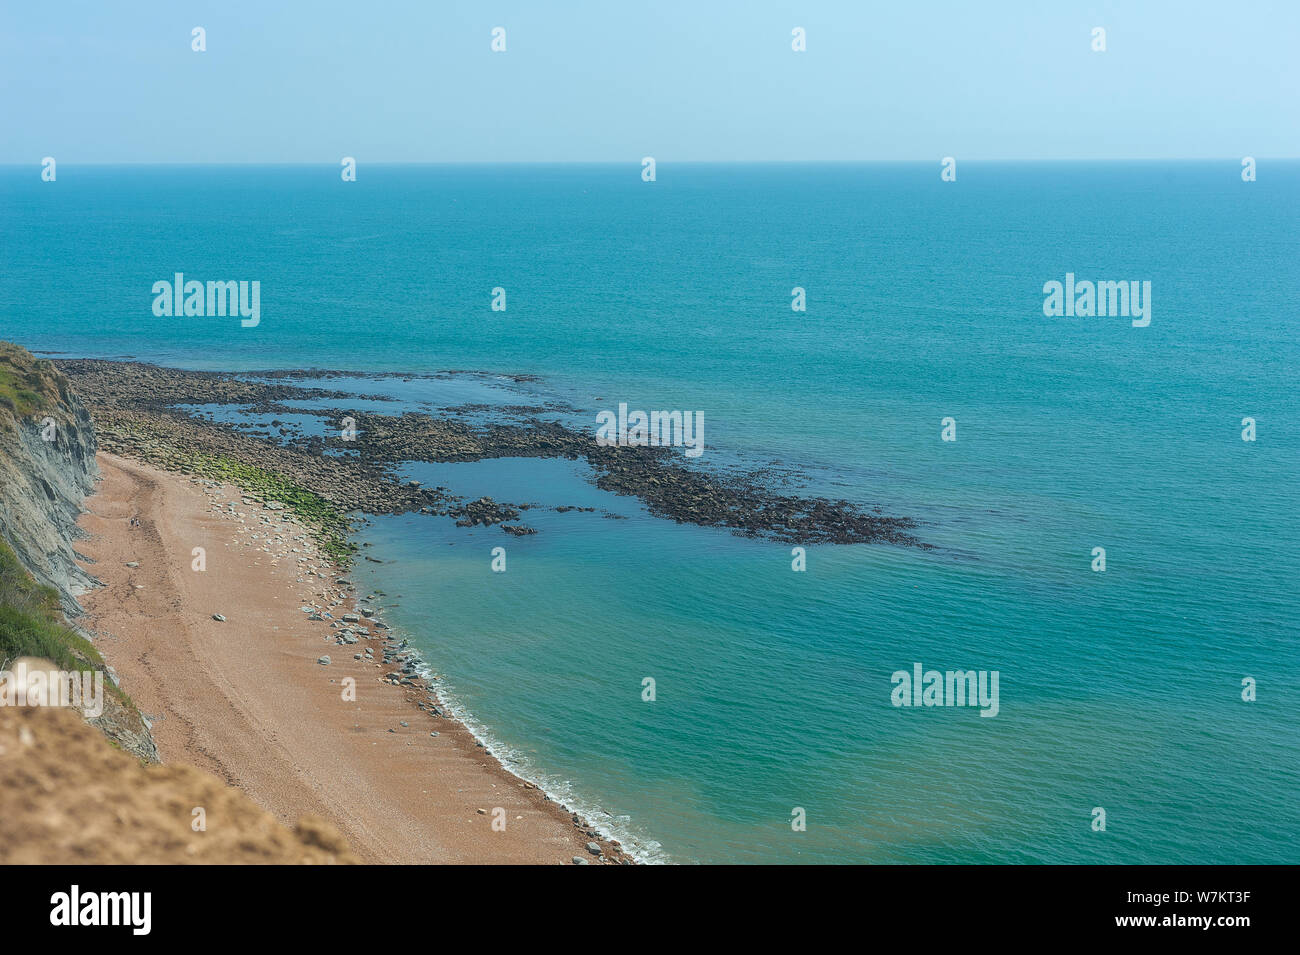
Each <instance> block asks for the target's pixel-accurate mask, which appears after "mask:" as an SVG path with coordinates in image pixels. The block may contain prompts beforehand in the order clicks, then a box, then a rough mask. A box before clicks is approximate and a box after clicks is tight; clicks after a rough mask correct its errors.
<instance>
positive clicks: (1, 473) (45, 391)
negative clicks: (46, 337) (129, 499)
mask: <svg viewBox="0 0 1300 955" xmlns="http://www.w3.org/2000/svg"><path fill="white" fill-rule="evenodd" d="M95 447H96V445H95V431H94V427H93V425H92V423H91V420H90V415H89V413H88V412H87V411H86V408H85V406H84V405H82V403H81V401H80V399H78V398H77V396H76V395H75V394H74V393H73V391H72V389H71V388H70V387H69V385H68V381H67V379H66V378H65V377H64V376H63V375H62V373H60V372H59V371H57V370H56V369H55V368H54V366H53V365H52V364H50V362H48V361H40V360H38V359H36V358H35V357H33V356H32V355H31V353H29V352H27V351H26V350H24V349H22V348H19V347H18V346H16V345H11V344H8V343H6V342H0V670H3V669H4V668H5V664H6V663H7V662H8V661H13V660H14V659H16V658H18V657H22V656H29V655H30V656H39V657H44V658H47V659H49V660H52V661H53V662H55V663H56V664H58V666H59V668H61V669H63V670H68V671H73V670H77V671H88V670H96V671H99V672H101V673H104V674H105V676H106V677H107V679H106V680H105V684H106V686H107V687H108V692H107V693H106V694H105V696H106V699H105V701H104V702H105V705H104V710H103V713H102V714H100V715H99V716H97V717H95V718H94V719H93V720H91V722H92V723H93V724H94V725H95V726H96V727H97V728H98V729H99V730H101V731H102V732H103V733H104V735H106V736H107V737H108V738H109V739H110V740H111V741H113V742H114V743H115V744H116V745H118V746H119V747H121V748H122V749H124V750H126V751H127V752H130V753H131V754H133V755H135V756H137V757H139V758H141V759H145V760H149V761H155V762H156V761H157V759H158V752H157V750H156V748H155V747H154V743H153V739H152V738H151V736H150V734H149V728H148V725H147V723H146V722H145V720H144V719H143V718H142V717H141V715H140V713H139V712H138V711H137V709H136V707H135V705H134V704H133V703H132V702H131V700H130V699H129V698H128V697H127V696H126V694H124V693H123V692H122V691H121V689H120V688H118V687H117V686H116V681H115V680H114V678H113V675H112V673H111V671H109V670H108V668H107V667H106V666H105V665H104V661H103V659H102V658H101V657H100V655H99V652H98V651H97V650H96V649H95V647H94V644H93V642H92V641H91V639H90V635H89V634H86V633H82V632H80V631H79V630H78V629H77V628H76V625H75V620H76V617H77V616H78V615H79V614H80V612H81V608H80V607H79V606H78V604H77V599H76V598H77V595H78V594H79V593H83V592H84V591H85V590H86V589H88V588H89V587H91V586H93V585H94V584H95V580H94V578H93V577H91V576H90V575H88V574H87V573H86V572H85V571H83V570H82V569H81V568H80V567H78V566H77V563H76V559H77V555H76V552H75V550H74V545H73V542H74V541H75V540H76V539H77V538H78V537H79V536H80V534H81V531H80V529H79V528H78V527H77V517H78V516H79V515H80V513H81V505H82V501H83V499H84V498H85V497H86V495H87V494H89V493H90V492H91V491H92V490H93V488H94V485H95V477H96V474H97V470H98V469H97V467H96V465H95Z"/></svg>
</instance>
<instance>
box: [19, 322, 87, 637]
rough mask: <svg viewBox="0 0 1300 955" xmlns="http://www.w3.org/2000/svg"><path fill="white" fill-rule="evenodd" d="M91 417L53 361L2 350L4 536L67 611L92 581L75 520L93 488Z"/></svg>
mask: <svg viewBox="0 0 1300 955" xmlns="http://www.w3.org/2000/svg"><path fill="white" fill-rule="evenodd" d="M97 475H98V468H97V467H96V465H95V429H94V427H93V425H92V424H91V421H90V414H89V412H87V411H86V408H85V406H84V405H83V404H82V403H81V401H80V399H78V398H77V396H76V395H75V394H74V393H73V392H72V390H71V388H69V386H68V382H67V379H66V378H64V377H63V375H62V374H60V373H59V372H58V371H55V370H54V368H53V366H52V365H50V364H49V363H48V362H41V361H37V360H36V359H35V358H33V357H32V356H31V355H30V354H29V353H27V352H25V351H23V350H22V349H19V348H16V347H15V346H11V345H0V536H3V537H4V539H5V541H6V543H8V544H9V546H10V547H11V548H13V551H14V553H15V554H17V555H18V559H19V560H20V561H22V564H23V566H24V567H26V568H27V570H28V571H29V572H30V573H31V575H32V576H33V577H34V578H36V581H37V582H38V583H41V584H46V585H48V586H51V587H53V588H55V589H56V590H57V591H58V592H59V596H60V601H61V603H62V604H63V609H64V612H65V613H67V614H68V615H69V616H75V615H76V614H78V613H80V610H81V608H80V607H79V606H78V605H77V602H76V597H77V595H78V594H80V593H84V592H85V591H86V589H88V588H89V587H90V586H92V585H93V584H94V579H93V578H91V577H90V576H89V575H87V574H86V573H85V572H84V571H83V570H82V569H81V568H79V567H78V566H77V563H76V554H75V551H74V542H75V540H76V539H77V538H78V537H79V536H80V533H81V532H80V530H79V529H78V528H77V517H78V515H79V514H80V513H81V504H82V501H83V500H84V499H85V497H86V495H88V494H90V493H91V491H92V490H93V489H94V486H95V478H96V476H97Z"/></svg>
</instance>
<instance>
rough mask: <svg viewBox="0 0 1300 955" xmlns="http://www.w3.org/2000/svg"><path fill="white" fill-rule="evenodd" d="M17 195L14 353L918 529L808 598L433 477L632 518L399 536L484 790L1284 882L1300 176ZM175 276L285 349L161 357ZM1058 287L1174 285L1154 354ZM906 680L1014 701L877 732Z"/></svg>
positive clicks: (902, 168) (932, 715)
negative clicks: (219, 386)
mask: <svg viewBox="0 0 1300 955" xmlns="http://www.w3.org/2000/svg"><path fill="white" fill-rule="evenodd" d="M39 172H40V170H39V167H38V166H35V165H33V166H31V167H22V168H17V167H3V168H0V262H2V263H3V265H2V267H0V338H3V339H10V340H15V341H17V342H19V343H20V344H23V345H25V346H27V347H29V348H32V349H33V350H39V351H43V352H46V353H54V354H57V355H66V356H93V357H127V356H130V357H133V358H137V359H143V360H147V361H154V362H158V363H160V364H172V365H178V366H184V367H197V368H212V369H226V370H256V369H268V368H304V367H309V366H315V367H320V368H331V369H350V370H356V371H368V372H376V371H379V372H385V371H386V372H401V373H424V372H438V371H443V370H460V371H466V372H473V374H461V375H453V376H442V377H437V378H427V379H425V378H416V379H410V380H407V379H405V378H403V377H400V376H399V377H393V378H381V379H377V380H366V381H364V382H362V383H361V384H363V385H364V386H365V387H366V388H368V389H371V390H375V391H380V392H383V393H387V394H389V395H392V396H394V397H397V398H400V399H401V400H402V401H404V402H408V403H409V405H410V406H412V407H421V408H429V409H436V408H438V407H447V406H452V405H459V404H464V403H467V402H474V403H484V404H488V405H493V404H497V405H502V406H505V405H510V404H518V403H535V402H539V401H551V400H554V401H557V402H564V403H567V404H568V405H571V406H573V407H575V408H577V409H580V412H578V413H575V414H577V419H576V420H583V415H587V419H588V420H590V421H592V422H593V425H594V414H595V412H596V411H597V410H600V409H604V408H612V407H615V406H616V405H617V403H618V402H620V401H626V402H628V404H629V406H630V407H633V408H638V407H640V408H647V409H649V408H672V409H691V410H698V411H700V412H702V413H703V415H704V417H705V421H706V430H705V437H706V442H707V445H708V450H707V451H706V453H705V454H704V456H703V458H702V459H701V462H702V466H704V467H718V468H734V467H744V468H750V469H764V470H765V471H767V472H768V473H769V474H770V475H771V477H772V480H774V481H776V482H777V483H778V484H779V485H781V486H784V487H787V488H790V489H797V490H799V491H801V492H806V493H825V494H829V495H833V496H835V497H844V498H848V499H850V500H853V501H856V502H860V503H862V504H868V505H880V506H881V507H882V508H883V509H884V511H885V513H889V514H898V515H906V516H912V517H915V518H917V519H918V520H921V521H923V522H924V524H923V526H922V528H921V532H920V533H921V537H922V538H923V539H925V540H926V541H928V542H930V543H932V544H935V545H936V547H935V549H933V550H929V551H922V550H917V549H903V548H898V547H892V546H865V545H854V546H838V547H836V546H820V547H813V548H809V550H808V554H807V570H806V571H805V572H802V573H797V572H794V571H792V569H791V552H790V545H789V544H780V543H774V542H770V541H763V540H753V539H745V538H740V537H736V536H733V535H732V534H730V533H728V532H727V531H725V530H718V529H704V528H699V527H694V526H685V525H678V524H675V523H672V522H668V521H663V520H660V519H657V518H653V517H650V516H649V515H648V514H647V513H646V511H645V508H644V507H643V506H642V505H641V504H640V502H639V501H637V500H635V499H632V498H618V497H614V496H612V495H609V494H606V493H604V492H601V491H599V490H597V489H596V488H595V487H594V486H593V485H592V484H591V482H590V480H589V476H588V474H587V473H586V468H585V464H582V463H580V462H578V463H575V462H568V461H556V460H545V461H537V460H494V461H484V462H477V463H471V464H459V465H424V464H416V465H411V466H410V468H409V471H410V473H411V476H413V477H417V478H420V479H422V480H432V481H433V482H434V483H437V484H443V485H446V486H448V487H450V488H452V489H453V490H455V491H457V492H458V493H462V494H465V495H472V496H478V495H480V494H489V495H492V496H494V497H497V498H498V499H503V500H509V501H515V502H521V501H527V502H536V503H537V504H539V505H582V506H593V507H597V508H599V509H604V510H609V511H613V512H617V513H619V514H621V515H624V516H626V517H627V518H628V519H626V520H609V519H606V518H604V517H602V516H601V515H600V514H599V513H586V512H567V513H560V512H556V511H553V510H545V509H543V508H540V507H539V508H537V509H534V510H532V511H530V512H529V513H528V515H527V521H528V523H529V524H531V525H532V526H534V527H536V528H538V530H539V533H538V534H537V535H535V536H533V537H527V538H518V539H516V538H509V537H507V536H506V535H504V534H502V533H501V532H500V531H499V530H491V529H483V528H477V529H472V530H466V529H464V528H457V527H455V526H454V525H453V524H452V522H451V521H450V520H445V519H440V518H434V517H429V516H424V515H418V514H412V515H406V516H403V517H386V518H381V519H376V520H374V521H373V522H372V523H371V524H370V525H369V526H368V527H367V528H366V529H365V530H364V531H363V532H362V538H363V539H364V541H366V542H368V543H369V544H370V545H371V546H370V547H369V548H368V549H367V553H368V554H371V555H372V556H375V557H377V558H380V559H382V560H384V561H386V563H384V564H371V563H368V562H363V563H362V564H360V565H359V567H358V575H359V576H361V577H362V579H363V580H364V581H365V584H366V585H368V586H370V587H372V588H379V589H382V590H384V591H385V592H387V593H388V594H390V595H392V596H391V597H390V599H389V610H388V612H387V616H388V618H389V620H390V622H392V623H393V624H394V625H395V626H397V627H399V628H400V629H402V630H404V631H405V632H406V633H407V634H408V635H409V636H410V639H411V640H412V641H413V642H414V643H415V644H416V645H417V646H418V647H419V648H420V650H421V651H422V653H423V654H424V656H425V658H426V659H427V661H428V662H429V664H430V666H432V667H433V668H434V669H435V670H436V671H437V672H438V673H439V674H441V675H442V677H443V678H444V679H445V681H446V686H447V687H448V688H449V691H450V693H451V695H452V696H453V697H454V699H455V701H456V705H457V706H458V707H459V708H460V709H461V711H462V712H464V713H466V714H467V715H468V717H469V718H470V720H471V721H472V723H473V725H475V726H476V727H477V728H478V729H479V731H480V732H481V733H482V734H483V735H484V737H485V738H486V739H488V740H490V741H491V745H492V747H493V748H494V750H497V751H499V752H501V753H503V754H505V755H507V756H508V758H509V759H510V760H511V762H512V763H513V764H514V765H515V766H517V767H518V768H519V770H520V771H521V772H523V773H524V774H525V775H527V776H529V777H530V778H533V779H537V780H539V781H542V782H544V783H545V784H546V785H547V786H548V787H549V788H550V789H551V790H552V791H553V792H555V793H556V794H557V795H559V796H561V797H562V798H563V799H565V801H566V802H569V803H570V804H572V805H575V806H579V807H581V808H583V809H584V811H587V812H589V813H590V814H591V815H592V816H593V818H595V819H596V820H597V821H600V822H602V823H603V824H604V825H605V826H606V827H608V828H609V829H611V830H612V831H614V832H616V833H617V834H620V835H622V836H623V837H624V838H628V839H630V840H632V841H634V842H635V844H636V845H638V846H640V847H641V852H642V854H643V855H644V857H646V858H652V859H657V860H668V861H675V862H719V861H730V862H882V863H896V862H922V863H926V862H935V863H958V862H963V863H1011V862H1044V863H1045V862H1064V863H1093V862H1100V863H1175V862H1177V863H1237V862H1243V863H1244V862H1290V863H1294V862H1300V851H1298V850H1297V848H1296V839H1295V833H1296V832H1297V831H1300V718H1298V716H1297V714H1300V646H1298V643H1297V638H1298V624H1300V543H1298V542H1300V475H1298V473H1297V468H1298V466H1300V431H1298V429H1297V421H1298V420H1300V405H1298V402H1297V389H1296V385H1297V380H1298V379H1300V315H1298V314H1297V307H1296V303H1297V302H1298V301H1300V238H1298V236H1300V232H1298V231H1297V229H1296V227H1295V223H1296V222H1297V217H1298V215H1300V163H1295V162H1288V163H1280V162H1278V163H1269V162H1267V161H1261V162H1260V166H1259V179H1258V181H1257V182H1253V183H1244V182H1242V181H1241V178H1240V166H1239V163H1238V161H1237V160H1225V161H1223V162H1217V163H1215V162H1188V163H1096V164H1072V163H1038V164H1012V163H1004V164H999V163H963V164H962V165H961V167H960V170H959V178H958V181H957V182H954V183H945V182H941V181H940V178H939V167H938V163H915V164H913V163H876V164H861V165H858V164H824V165H817V164H814V165H800V164H789V165H779V164H778V165H763V164H753V165H707V164H700V165H676V166H674V165H671V164H667V163H661V164H660V165H659V169H658V181H657V182H654V183H645V182H642V181H641V179H640V167H639V165H638V164H635V163H633V164H630V165H619V166H614V165H592V166H582V165H568V166H527V165H521V166H464V167H458V166H364V165H363V166H362V167H361V168H360V171H359V177H358V181H357V182H355V183H343V182H341V181H340V178H339V175H338V169H337V167H334V166H328V165H321V166H274V167H255V166H246V167H219V166H134V167H78V166H76V165H74V164H71V163H68V164H64V163H60V165H59V170H58V180H57V182H55V183H44V182H41V180H40V175H39ZM175 272H184V273H185V274H186V276H187V277H190V278H197V279H200V280H208V279H212V280H240V279H244V280H258V281H260V283H261V323H260V325H259V326H258V327H256V328H251V329H245V328H241V327H240V324H239V321H238V320H237V319H229V318H157V317H155V316H154V315H153V312H152V310H151V304H152V300H153V296H152V293H151V288H152V285H153V283H154V282H156V281H159V280H162V279H170V278H171V277H172V275H173V274H174V273H175ZM1067 272H1070V273H1074V274H1075V275H1076V276H1077V277H1078V278H1079V279H1080V280H1082V279H1091V280H1115V281H1119V280H1125V281H1127V280H1139V281H1150V282H1151V286H1152V299H1151V302H1152V310H1151V323H1150V325H1149V326H1148V327H1145V328H1135V327H1132V325H1131V322H1130V321H1129V319H1128V318H1123V317H1088V318H1085V317H1073V318H1048V317H1045V316H1044V314H1043V299H1044V293H1043V291H1042V289H1043V285H1044V283H1045V282H1049V281H1052V280H1056V281H1063V280H1064V278H1065V275H1066V273H1067ZM498 286H500V287H503V288H505V289H506V290H507V296H508V298H507V303H508V305H507V310H506V311H504V312H494V311H492V310H491V308H490V303H491V299H492V289H493V288H494V287H498ZM794 286H801V287H803V288H805V289H806V290H807V311H806V312H803V313H799V312H794V311H792V309H791V289H792V288H793V287H794ZM511 375H535V376H537V378H536V379H535V380H526V381H517V380H515V379H513V378H509V377H504V376H511ZM588 412H589V415H588V414H587V413H588ZM946 417H951V418H954V419H955V420H956V429H957V430H956V433H957V440H956V441H954V442H944V441H941V440H940V432H941V421H942V419H944V418H946ZM1246 417H1251V418H1254V419H1255V421H1256V428H1257V440H1255V441H1253V442H1248V441H1243V440H1242V429H1243V423H1242V419H1243V418H1246ZM497 546H504V547H505V548H506V551H507V555H508V556H507V561H508V569H507V571H506V572H505V573H493V572H492V571H491V567H490V562H491V555H490V552H491V550H492V548H494V547H497ZM1095 547H1104V548H1105V550H1106V565H1107V566H1106V570H1105V572H1104V573H1098V572H1094V571H1093V570H1092V568H1091V563H1092V551H1093V548H1095ZM397 595H400V597H398V596H397ZM915 663H921V664H922V665H923V666H924V667H925V668H926V669H936V670H941V671H946V670H957V669H961V670H967V669H974V670H987V671H997V672H998V673H999V675H1000V684H999V686H1000V699H999V712H998V714H997V716H996V717H994V718H983V717H981V716H980V715H979V710H978V709H976V708H969V707H967V708H960V707H930V708H924V707H920V708H917V707H895V706H893V705H892V704H891V691H892V689H893V685H892V683H891V674H892V673H894V672H895V671H898V670H907V671H911V669H912V667H913V665H914V664H915ZM645 677H652V678H653V679H654V680H655V681H656V696H657V699H656V700H655V701H653V702H645V701H643V700H642V680H643V679H644V678H645ZM1246 678H1251V679H1253V680H1254V681H1256V685H1257V699H1256V700H1254V701H1253V702H1246V701H1243V699H1242V681H1243V680H1244V679H1246ZM796 807H797V808H801V809H802V810H804V811H805V813H806V818H807V827H806V831H794V829H793V828H792V826H791V819H792V811H793V810H795V809H796ZM1096 807H1101V808H1104V810H1105V812H1106V830H1105V831H1104V832H1097V831H1093V828H1092V822H1093V810H1094V808H1096Z"/></svg>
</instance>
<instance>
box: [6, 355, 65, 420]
mask: <svg viewBox="0 0 1300 955" xmlns="http://www.w3.org/2000/svg"><path fill="white" fill-rule="evenodd" d="M64 387H65V386H63V385H62V384H61V376H60V375H59V373H58V372H57V371H55V369H54V365H53V364H51V363H50V362H48V361H46V360H44V359H41V358H37V357H36V356H35V355H33V354H32V353H31V352H29V351H28V350H27V349H25V348H22V347H20V346H18V345H14V344H11V343H10V342H0V409H4V410H8V411H9V412H11V413H12V414H13V415H14V416H15V417H19V418H21V417H26V416H28V415H34V414H36V413H37V412H40V411H45V410H46V409H47V408H51V407H53V406H55V405H57V404H58V403H59V402H60V401H61V400H63V399H64V398H66V395H65V394H64Z"/></svg>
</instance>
